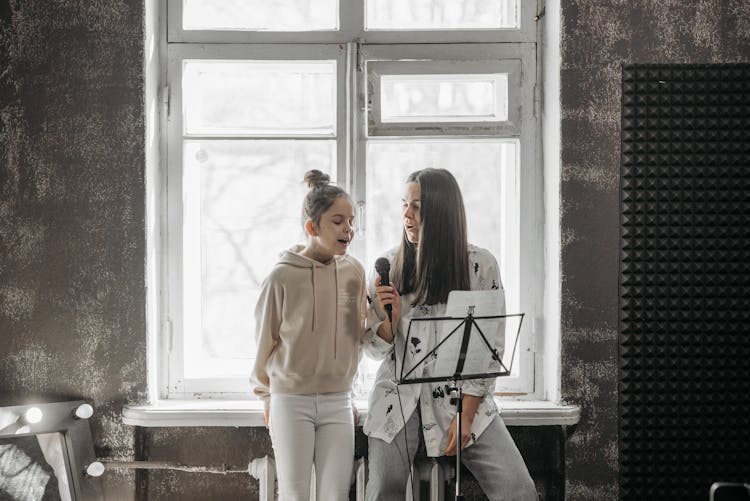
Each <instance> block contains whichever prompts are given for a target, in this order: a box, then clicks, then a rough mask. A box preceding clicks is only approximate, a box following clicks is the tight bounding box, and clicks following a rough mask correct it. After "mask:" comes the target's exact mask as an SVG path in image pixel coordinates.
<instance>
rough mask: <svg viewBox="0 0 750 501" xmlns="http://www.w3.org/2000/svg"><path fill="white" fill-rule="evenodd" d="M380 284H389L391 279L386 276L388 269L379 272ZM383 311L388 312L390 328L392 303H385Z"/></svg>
mask: <svg viewBox="0 0 750 501" xmlns="http://www.w3.org/2000/svg"><path fill="white" fill-rule="evenodd" d="M380 285H391V281H390V280H389V277H388V271H384V272H382V273H381V274H380ZM385 312H386V313H387V314H388V321H389V322H390V323H391V329H393V305H392V304H387V305H385Z"/></svg>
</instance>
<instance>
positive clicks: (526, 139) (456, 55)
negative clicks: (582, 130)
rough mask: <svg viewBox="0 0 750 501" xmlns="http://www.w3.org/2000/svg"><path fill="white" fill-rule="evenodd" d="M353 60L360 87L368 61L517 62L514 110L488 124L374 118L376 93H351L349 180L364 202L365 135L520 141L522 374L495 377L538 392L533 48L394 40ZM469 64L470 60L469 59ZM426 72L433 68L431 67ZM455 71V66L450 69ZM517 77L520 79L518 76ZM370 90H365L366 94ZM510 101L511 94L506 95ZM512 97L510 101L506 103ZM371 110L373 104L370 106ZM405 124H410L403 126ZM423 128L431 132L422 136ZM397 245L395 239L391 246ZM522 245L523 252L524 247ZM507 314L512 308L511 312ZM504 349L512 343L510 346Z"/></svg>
mask: <svg viewBox="0 0 750 501" xmlns="http://www.w3.org/2000/svg"><path fill="white" fill-rule="evenodd" d="M359 52H360V56H359V57H360V61H358V66H360V65H361V66H363V71H361V72H359V73H358V76H359V85H358V87H357V88H358V89H369V88H371V87H373V82H372V77H371V75H370V73H369V72H368V68H367V66H368V64H370V63H374V64H375V65H376V67H377V68H378V69H377V70H375V71H374V72H373V73H375V74H377V73H378V71H381V70H386V71H388V70H390V71H393V69H394V68H395V65H396V63H398V64H399V65H401V66H402V67H403V70H404V71H406V72H407V73H406V74H409V72H410V71H415V72H417V71H419V72H423V71H424V70H425V68H429V66H425V65H424V63H425V62H430V63H433V64H434V69H435V70H436V71H438V72H441V73H442V72H445V71H448V70H449V69H450V68H452V67H453V68H457V69H461V68H473V67H475V64H476V63H478V62H486V63H487V64H486V66H484V72H487V73H490V72H493V71H497V70H504V69H507V68H512V67H515V66H516V64H514V63H518V67H519V68H520V74H516V75H515V76H517V77H518V84H519V87H520V88H516V89H514V90H513V91H511V90H510V87H511V81H512V80H513V79H514V78H513V77H514V75H513V74H512V73H511V75H509V83H508V87H509V97H511V98H516V101H515V102H514V104H515V105H516V106H515V109H509V110H508V121H507V122H501V124H500V125H499V126H496V125H487V124H486V123H485V122H475V123H459V124H456V123H451V122H442V123H438V122H435V123H425V122H420V123H414V124H404V123H392V124H380V123H378V122H377V121H376V120H373V119H372V117H371V115H372V114H371V113H370V108H371V107H372V106H377V104H378V100H377V99H365V94H364V93H361V92H359V93H357V95H358V96H359V99H360V101H359V102H358V108H359V109H362V110H365V112H364V113H363V115H364V116H361V117H359V119H358V120H357V121H356V123H357V125H358V127H357V130H356V131H355V136H356V149H355V161H354V165H355V166H356V167H355V175H354V178H355V179H359V180H360V181H359V182H358V183H357V184H356V185H355V186H353V190H354V191H353V192H352V193H353V194H354V195H355V198H356V200H365V195H366V185H365V184H366V183H365V180H366V176H365V169H366V144H367V141H368V139H370V140H373V139H375V140H377V138H381V137H387V136H391V137H402V138H404V139H411V138H418V137H429V138H435V139H489V138H517V139H519V140H520V157H521V161H520V166H519V171H518V183H519V186H518V189H519V198H520V204H521V207H520V214H521V221H520V249H521V251H520V255H519V263H520V268H521V269H520V271H519V282H520V283H519V286H520V290H519V297H520V308H521V312H523V313H525V314H526V317H525V320H524V323H523V325H522V330H521V334H520V339H519V344H518V348H517V351H518V359H517V360H516V362H515V363H518V364H520V366H521V367H524V368H525V370H524V372H523V374H521V375H520V376H518V375H516V376H507V377H502V378H498V379H497V383H496V386H495V391H496V392H497V393H506V394H513V395H515V396H527V397H528V396H530V395H533V394H534V393H535V391H536V390H538V388H537V385H536V384H535V383H536V381H537V380H538V379H539V378H540V377H541V374H539V372H538V370H540V367H537V363H536V357H535V352H534V347H535V346H536V345H537V342H536V336H538V335H542V333H540V332H537V329H536V327H537V322H535V321H534V319H536V318H539V317H540V316H541V315H542V295H543V283H542V281H541V280H540V277H541V276H543V274H542V272H541V270H543V269H544V263H543V260H544V254H543V246H542V245H540V244H539V243H540V242H543V241H544V234H543V221H544V215H543V201H542V196H543V193H542V176H541V165H540V164H541V161H540V158H539V155H538V154H537V148H536V146H537V144H536V141H537V137H538V135H539V134H540V125H541V124H540V123H539V122H540V121H539V120H537V117H536V114H537V110H536V104H535V100H536V75H537V73H536V71H537V70H536V67H535V65H536V46H535V44H530V43H521V44H440V45H435V44H430V45H425V44H400V45H367V46H363V47H362V48H361V49H360V51H359ZM472 63H475V64H474V65H473V64H472ZM429 71H430V72H432V69H430V70H429ZM454 71H455V70H454ZM522 76H523V77H524V78H522ZM368 96H369V94H368ZM509 100H510V99H509ZM511 102H513V101H511ZM375 114H377V109H376V110H375ZM409 126H411V127H412V128H411V130H409V129H407V127H409ZM424 130H429V134H425V133H424V132H420V131H424ZM395 244H396V243H395V242H394V245H395ZM525 250H527V251H528V252H525ZM508 313H518V312H514V311H513V312H512V311H509V312H508ZM508 348H510V347H508Z"/></svg>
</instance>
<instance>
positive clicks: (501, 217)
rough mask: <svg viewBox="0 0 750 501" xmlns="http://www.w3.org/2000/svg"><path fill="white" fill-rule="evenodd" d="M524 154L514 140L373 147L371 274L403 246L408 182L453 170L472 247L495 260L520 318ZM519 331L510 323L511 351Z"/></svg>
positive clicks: (510, 306) (508, 300)
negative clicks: (420, 174) (420, 173)
mask: <svg viewBox="0 0 750 501" xmlns="http://www.w3.org/2000/svg"><path fill="white" fill-rule="evenodd" d="M519 151H520V147H519V143H518V141H517V140H512V139H510V140H492V141H489V140H488V141H475V140H465V139H464V140H442V141H437V140H429V141H427V140H422V141H412V140H393V141H370V142H368V145H367V180H366V182H367V196H366V201H367V207H368V210H367V216H366V218H367V222H366V227H367V235H366V242H365V252H366V258H365V262H366V263H365V265H366V269H367V270H372V269H373V266H374V263H375V259H377V258H378V257H379V256H381V255H382V253H383V252H384V251H386V250H388V249H390V248H392V247H395V246H396V245H398V244H399V243H400V241H401V234H402V231H403V230H402V228H403V227H402V216H401V199H402V197H403V191H404V181H405V180H406V177H407V176H408V175H409V174H410V173H412V172H414V171H415V170H419V169H420V168H425V167H433V168H443V169H447V170H449V171H451V173H452V174H453V175H454V176H455V177H456V181H458V184H459V186H460V187H461V192H462V194H463V198H464V204H465V206H466V217H467V227H468V228H467V229H468V237H469V242H470V243H473V244H475V245H478V246H479V247H484V248H486V249H488V250H489V251H490V252H492V253H493V254H494V255H495V257H496V258H497V260H498V263H499V265H500V273H501V277H502V280H503V284H504V286H505V291H506V305H507V311H508V313H517V312H518V311H519V308H520V306H519V297H520V290H519V285H518V284H519V276H518V268H519V258H520V256H519V252H520V249H519V246H518V242H519V225H520V222H519V221H520V218H519V198H518V186H517V183H518V165H519V163H518V160H519ZM511 324H512V329H511ZM517 327H518V325H517V323H512V322H508V329H507V332H506V336H509V337H506V346H508V347H509V349H510V347H511V346H512V344H511V343H512V341H513V340H514V339H515V330H513V329H515V328H517ZM511 331H512V332H511ZM510 336H512V337H510ZM514 366H515V367H514V370H515V369H517V368H518V364H517V363H516V364H514Z"/></svg>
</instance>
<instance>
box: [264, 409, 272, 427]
mask: <svg viewBox="0 0 750 501" xmlns="http://www.w3.org/2000/svg"><path fill="white" fill-rule="evenodd" d="M270 415H271V412H270V411H269V410H268V409H264V410H263V422H264V423H266V429H268V419H269V418H270Z"/></svg>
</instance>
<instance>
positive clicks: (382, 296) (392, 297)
mask: <svg viewBox="0 0 750 501" xmlns="http://www.w3.org/2000/svg"><path fill="white" fill-rule="evenodd" d="M375 291H376V292H377V294H378V305H380V308H381V309H382V310H383V311H385V306H386V305H387V304H390V305H391V308H393V310H392V311H391V317H392V318H393V325H398V323H399V321H400V320H401V294H399V293H398V291H397V290H396V288H395V287H394V286H393V285H380V275H378V276H377V277H375ZM383 329H384V330H385V332H384V334H386V335H387V336H388V339H385V338H384V339H385V340H386V341H388V342H391V341H392V340H393V333H394V332H395V329H394V328H393V326H392V325H391V322H390V320H389V319H388V316H387V315H386V317H385V320H384V321H383ZM378 335H380V332H378ZM381 337H383V336H381Z"/></svg>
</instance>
